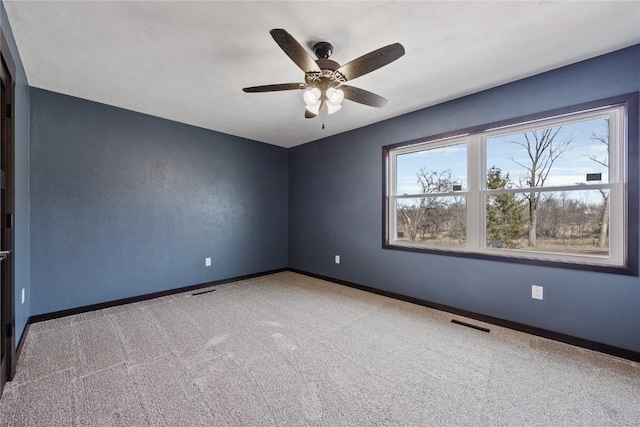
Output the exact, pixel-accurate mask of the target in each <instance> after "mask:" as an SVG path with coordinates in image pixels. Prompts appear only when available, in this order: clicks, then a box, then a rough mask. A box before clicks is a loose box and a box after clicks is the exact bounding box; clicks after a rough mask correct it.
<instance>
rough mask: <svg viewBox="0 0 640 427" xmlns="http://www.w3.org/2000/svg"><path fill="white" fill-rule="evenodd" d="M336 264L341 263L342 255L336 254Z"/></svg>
mask: <svg viewBox="0 0 640 427" xmlns="http://www.w3.org/2000/svg"><path fill="white" fill-rule="evenodd" d="M336 264H340V255H336Z"/></svg>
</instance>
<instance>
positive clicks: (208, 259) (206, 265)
mask: <svg viewBox="0 0 640 427" xmlns="http://www.w3.org/2000/svg"><path fill="white" fill-rule="evenodd" d="M204 266H205V267H211V258H205V259H204Z"/></svg>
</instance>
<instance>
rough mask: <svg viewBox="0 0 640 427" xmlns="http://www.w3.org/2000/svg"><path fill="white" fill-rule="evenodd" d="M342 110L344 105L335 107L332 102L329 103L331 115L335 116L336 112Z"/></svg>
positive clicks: (328, 107) (328, 109)
mask: <svg viewBox="0 0 640 427" xmlns="http://www.w3.org/2000/svg"><path fill="white" fill-rule="evenodd" d="M341 108H342V105H340V104H338V105H334V104H332V103H331V102H327V112H328V113H329V114H333V113H335V112H336V111H338V110H339V109H341Z"/></svg>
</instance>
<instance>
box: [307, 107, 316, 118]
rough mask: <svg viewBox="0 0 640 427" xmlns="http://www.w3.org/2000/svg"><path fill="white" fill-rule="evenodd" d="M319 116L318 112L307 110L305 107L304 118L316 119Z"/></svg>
mask: <svg viewBox="0 0 640 427" xmlns="http://www.w3.org/2000/svg"><path fill="white" fill-rule="evenodd" d="M316 117H318V115H317V114H316V113H312V112H311V111H309V110H307V109H306V108H305V109H304V118H305V119H314V118H316Z"/></svg>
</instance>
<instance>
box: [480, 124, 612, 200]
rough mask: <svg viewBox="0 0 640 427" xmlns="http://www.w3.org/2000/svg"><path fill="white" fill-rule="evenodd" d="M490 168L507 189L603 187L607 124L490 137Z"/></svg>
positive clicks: (488, 141)
mask: <svg viewBox="0 0 640 427" xmlns="http://www.w3.org/2000/svg"><path fill="white" fill-rule="evenodd" d="M492 169H494V170H496V169H497V170H499V171H500V172H501V173H502V176H503V177H504V178H505V179H506V181H505V182H504V186H506V187H508V186H509V185H511V186H513V187H516V188H525V187H550V186H566V185H583V184H592V183H596V184H606V183H608V182H609V121H608V120H607V119H604V118H602V119H593V120H587V121H582V122H576V123H571V124H568V125H562V126H556V127H550V128H542V129H536V130H533V131H528V132H520V133H513V134H510V135H502V136H498V137H493V138H489V139H488V140H487V170H488V171H490V170H492ZM493 188H502V187H493Z"/></svg>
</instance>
